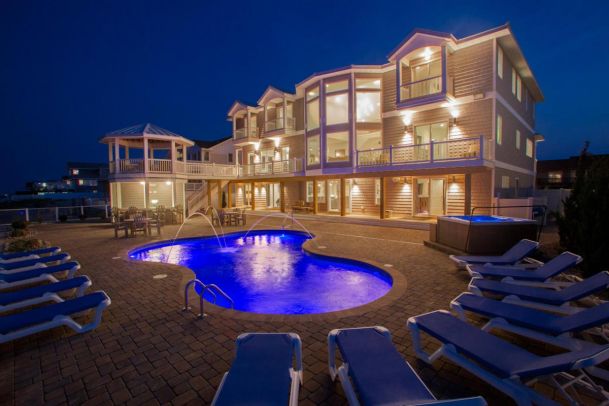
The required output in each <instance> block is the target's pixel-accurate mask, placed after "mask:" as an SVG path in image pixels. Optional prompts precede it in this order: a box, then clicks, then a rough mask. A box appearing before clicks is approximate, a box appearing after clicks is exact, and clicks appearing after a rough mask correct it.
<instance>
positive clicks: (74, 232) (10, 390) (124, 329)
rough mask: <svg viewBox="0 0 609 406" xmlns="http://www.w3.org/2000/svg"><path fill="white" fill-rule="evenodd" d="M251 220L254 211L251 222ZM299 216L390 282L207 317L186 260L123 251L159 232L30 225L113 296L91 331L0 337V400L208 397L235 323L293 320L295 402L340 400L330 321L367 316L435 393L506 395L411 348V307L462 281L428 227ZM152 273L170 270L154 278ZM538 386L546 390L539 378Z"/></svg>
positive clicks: (252, 327) (203, 228) (248, 326)
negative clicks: (284, 306) (299, 367)
mask: <svg viewBox="0 0 609 406" xmlns="http://www.w3.org/2000/svg"><path fill="white" fill-rule="evenodd" d="M254 220H255V218H254V217H250V218H249V219H248V221H249V223H250V224H249V225H251V224H252V223H253V221H254ZM282 222H283V220H282V219H267V220H265V221H264V222H263V223H262V225H261V226H259V227H258V228H276V227H278V226H280V224H281V223H282ZM303 223H304V224H305V225H306V227H307V228H309V229H310V231H311V232H312V233H313V234H315V235H316V239H315V244H316V245H318V246H322V247H326V248H323V249H319V248H316V247H315V246H314V245H315V244H313V243H307V244H308V245H309V248H310V249H311V250H313V251H316V250H319V252H322V253H324V254H326V255H336V256H342V257H349V258H353V259H360V260H364V261H367V262H371V263H374V264H377V265H380V266H384V265H385V264H390V265H391V267H389V268H387V267H386V269H389V270H390V272H391V273H392V274H394V275H397V276H396V278H397V279H396V280H398V281H399V283H398V286H396V289H393V290H392V291H391V292H390V293H389V294H388V297H385V298H383V299H380V300H379V301H378V302H375V303H371V304H369V305H365V306H363V307H362V308H356V309H353V310H348V311H344V312H338V313H330V314H326V315H306V316H283V315H274V316H264V315H254V316H252V315H248V314H244V313H239V312H234V311H230V310H225V309H220V308H217V307H214V306H207V308H206V312H207V313H208V317H206V318H205V319H203V320H198V319H197V318H196V316H195V314H194V313H192V312H182V311H181V308H182V306H183V291H182V289H183V286H184V282H185V281H186V280H188V279H191V278H192V276H193V275H192V273H191V272H190V271H189V270H188V269H186V268H182V267H179V266H175V265H166V264H159V263H147V262H136V261H131V260H128V259H127V255H126V254H127V252H128V251H129V249H132V248H135V247H137V246H140V245H143V244H145V243H148V242H152V241H155V240H158V237H156V236H154V237H137V238H131V239H124V238H119V239H115V238H113V237H114V232H113V230H112V228H111V226H110V225H108V224H93V223H83V224H80V223H72V224H56V225H40V226H35V229H36V231H37V234H38V237H39V238H43V239H46V240H49V241H51V242H52V243H53V244H54V245H59V246H61V247H62V248H63V250H64V251H65V252H69V253H70V254H71V255H72V257H73V259H75V260H78V261H79V262H80V263H81V265H82V269H81V270H80V273H81V274H85V275H88V276H89V277H90V278H91V279H92V281H93V286H92V288H91V290H98V289H101V290H105V291H106V293H108V295H109V296H110V297H111V299H112V305H111V306H110V307H109V308H108V309H107V310H106V311H105V313H104V316H103V320H102V324H101V325H100V326H99V327H98V328H97V329H96V330H94V331H92V332H89V333H86V334H79V335H77V334H74V333H72V332H71V331H69V330H68V329H63V328H57V329H54V330H51V331H48V332H44V333H39V334H36V335H34V336H30V337H27V338H23V339H20V340H17V341H14V342H12V343H8V344H2V345H0V404H15V405H20V404H28V405H31V404H43V403H44V404H46V405H56V404H66V403H68V404H91V405H99V404H109V403H113V404H129V405H137V404H146V405H153V404H174V405H182V404H202V403H203V404H209V403H210V402H211V400H212V398H213V395H214V393H215V390H216V388H217V387H218V384H219V382H220V379H221V378H222V375H223V374H224V373H225V372H226V371H227V370H228V368H229V366H230V363H231V361H232V359H233V356H234V341H235V338H236V337H237V336H238V335H239V334H241V333H243V332H248V331H266V332H278V331H290V332H296V333H298V334H299V335H300V337H301V338H302V342H303V361H304V386H303V387H302V388H301V391H300V404H301V405H312V404H329V405H341V404H345V403H346V401H345V398H344V396H343V394H342V389H341V387H340V384H338V383H333V382H331V380H330V377H329V375H328V372H327V344H326V337H327V334H328V332H329V331H330V330H332V329H334V328H339V327H356V326H369V325H382V326H385V327H387V328H388V329H389V330H390V331H391V332H392V335H393V341H394V343H395V345H396V347H397V348H398V350H399V351H400V353H401V354H402V355H403V356H404V357H405V359H406V360H408V361H409V362H410V363H411V364H412V365H413V367H414V368H415V370H416V371H417V372H418V373H419V374H420V375H421V377H422V379H423V380H424V381H425V383H426V384H427V385H428V386H429V387H430V389H431V390H432V391H433V392H434V394H435V395H436V397H438V398H441V399H445V398H451V397H461V396H472V395H482V396H484V397H485V398H486V399H487V401H488V402H489V404H506V403H508V404H509V398H507V397H505V396H504V395H502V394H501V393H500V392H498V391H496V390H494V389H493V388H492V387H490V386H489V385H488V384H486V383H484V382H483V381H481V380H479V379H477V378H475V377H473V376H472V375H470V374H469V373H467V372H466V371H464V370H462V369H460V368H459V367H457V366H456V365H454V364H451V363H450V362H445V361H443V360H440V361H438V362H436V363H434V365H433V366H428V365H425V364H423V363H421V362H419V361H417V360H416V358H415V356H414V352H413V348H412V342H411V338H410V334H409V332H408V330H407V328H406V321H407V319H408V317H410V316H413V315H417V314H420V313H424V312H428V311H432V310H436V309H447V308H448V305H449V302H450V300H451V299H453V298H454V297H455V296H457V295H458V294H459V293H461V292H463V291H464V290H466V287H467V283H468V282H469V278H468V277H466V275H465V274H464V273H463V272H460V271H458V270H457V269H456V268H455V267H454V265H453V264H452V262H451V261H450V260H449V259H448V257H447V255H446V254H443V253H441V252H439V251H436V250H433V249H431V248H428V247H425V246H424V245H423V240H424V239H426V238H427V234H428V233H427V231H422V230H412V229H403V228H394V227H378V226H369V225H358V224H342V223H330V222H321V221H306V220H304V221H303ZM249 225H248V227H249ZM246 228H247V227H246ZM238 229H239V228H237V227H227V228H226V229H225V231H226V232H229V231H236V230H238ZM294 229H298V226H297V225H294ZM176 230H177V227H176V226H168V227H165V228H164V229H163V236H162V238H161V239H171V238H172V237H173V236H174V234H175V232H176ZM210 234H211V228H210V227H209V226H207V225H205V224H203V222H202V220H200V219H198V220H194V219H193V220H192V221H190V222H189V223H188V224H187V225H186V226H185V227H184V229H183V231H182V233H181V234H180V236H184V237H186V236H195V235H210ZM157 274H165V275H167V277H165V278H162V279H154V278H153V276H154V275H157ZM192 303H193V304H194V303H195V300H194V299H193V300H192ZM194 309H195V310H196V307H194ZM511 338H512V339H514V338H513V337H511ZM425 340H426V341H425V343H426V347H427V348H430V349H431V348H433V345H434V343H433V342H432V341H431V340H429V339H427V338H426V339H425ZM523 344H526V345H531V343H528V342H523ZM537 388H538V390H540V391H542V392H543V393H545V394H547V396H550V397H553V396H554V391H553V389H552V388H551V387H549V386H547V385H544V384H537Z"/></svg>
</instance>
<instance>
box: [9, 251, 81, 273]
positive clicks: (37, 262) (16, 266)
mask: <svg viewBox="0 0 609 406" xmlns="http://www.w3.org/2000/svg"><path fill="white" fill-rule="evenodd" d="M69 260H70V255H68V254H66V253H61V254H55V255H48V256H46V257H40V258H30V259H26V260H23V261H15V262H5V263H3V264H0V273H7V272H11V271H23V270H26V269H34V268H39V267H42V266H45V265H46V264H51V263H57V264H61V263H63V262H67V261H69Z"/></svg>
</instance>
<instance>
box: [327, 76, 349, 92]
mask: <svg viewBox="0 0 609 406" xmlns="http://www.w3.org/2000/svg"><path fill="white" fill-rule="evenodd" d="M346 90H349V82H348V81H347V80H346V79H345V80H341V81H339V82H329V83H326V93H334V92H342V91H346Z"/></svg>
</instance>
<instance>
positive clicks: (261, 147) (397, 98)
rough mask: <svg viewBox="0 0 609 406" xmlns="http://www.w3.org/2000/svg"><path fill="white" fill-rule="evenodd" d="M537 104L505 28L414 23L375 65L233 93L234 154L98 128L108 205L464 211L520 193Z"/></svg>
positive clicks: (527, 181)
mask: <svg viewBox="0 0 609 406" xmlns="http://www.w3.org/2000/svg"><path fill="white" fill-rule="evenodd" d="M542 100H543V95H542V92H541V90H540V88H539V86H538V84H537V81H536V80H535V77H534V76H533V73H532V71H531V69H530V68H529V65H528V63H527V61H526V60H525V58H524V55H523V54H522V51H521V49H520V47H519V45H518V43H517V42H516V39H515V38H514V35H513V33H512V31H511V28H510V27H509V25H504V26H500V27H497V28H494V29H491V30H488V31H484V32H481V33H478V34H476V35H472V36H469V37H465V38H461V39H457V38H455V37H454V36H453V35H451V34H446V33H441V32H433V31H428V30H415V31H414V32H413V33H411V34H410V35H409V36H408V37H407V38H406V39H405V40H404V41H403V42H402V43H401V44H399V45H398V46H397V47H396V48H395V49H394V50H393V51H391V53H390V54H389V55H388V61H387V63H385V64H383V65H352V66H347V67H344V68H338V69H334V70H331V71H326V72H320V73H314V74H312V75H311V76H309V77H308V78H306V79H305V80H303V81H301V82H300V83H298V84H296V86H295V89H294V91H291V92H288V91H285V90H280V89H278V88H276V87H273V86H269V87H268V88H267V89H266V91H265V92H264V93H263V94H262V95H260V97H259V99H258V102H257V103H256V104H255V105H248V104H245V103H242V102H240V101H236V102H235V103H234V104H233V105H232V107H231V108H230V110H229V111H228V120H230V121H231V122H232V128H233V131H232V138H231V141H230V142H231V143H232V145H231V148H232V150H233V155H232V156H231V159H234V163H231V162H227V160H226V159H225V160H224V161H222V162H214V160H209V161H206V160H205V159H203V158H202V157H201V156H198V157H197V158H198V159H196V160H194V159H191V160H189V159H187V158H188V156H187V155H188V154H187V153H186V151H188V149H189V148H192V147H193V146H194V142H193V141H191V140H189V139H186V138H184V137H182V136H180V135H178V134H175V133H172V132H170V131H167V130H164V129H162V128H160V127H157V126H154V125H150V124H149V125H144V126H135V127H130V128H126V129H123V130H119V131H115V132H111V133H109V134H106V135H105V136H104V137H103V139H102V142H103V143H106V144H108V146H109V148H108V151H109V160H110V172H111V173H110V177H111V182H112V184H111V194H112V204H113V205H114V206H118V207H129V206H136V207H154V206H156V205H165V206H177V205H181V206H183V207H186V208H187V209H188V210H189V211H193V210H196V209H198V208H199V207H201V206H205V205H210V204H213V205H216V206H218V205H221V204H222V201H223V200H224V201H225V202H226V203H227V205H229V206H241V207H243V206H246V207H250V208H251V209H253V210H275V209H276V210H282V211H287V210H291V209H298V210H304V211H306V212H309V213H312V214H322V213H323V214H336V215H341V216H374V217H377V218H378V217H380V218H418V217H423V218H425V217H434V216H438V215H443V214H464V213H470V212H471V210H472V209H473V208H474V207H488V206H490V205H491V204H493V200H494V198H496V197H502V198H505V197H513V196H518V197H528V196H532V192H533V189H534V187H535V154H536V142H538V141H541V140H543V138H542V137H541V136H540V135H539V134H537V133H536V131H535V104H536V103H538V102H541V101H542ZM227 142H228V141H227ZM223 144H224V145H223ZM225 144H226V142H224V143H221V144H219V145H221V146H222V148H226V145H225ZM213 148H214V147H213V146H212V147H211V150H213ZM218 156H224V157H228V153H226V152H223V153H221V154H218ZM192 184H195V185H196V184H200V185H201V186H200V187H193V185H192ZM219 191H221V192H222V193H219ZM222 195H224V199H222V198H221V196H222Z"/></svg>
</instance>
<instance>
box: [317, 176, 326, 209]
mask: <svg viewBox="0 0 609 406" xmlns="http://www.w3.org/2000/svg"><path fill="white" fill-rule="evenodd" d="M317 202H318V203H325V202H326V181H325V180H321V181H318V182H317Z"/></svg>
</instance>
